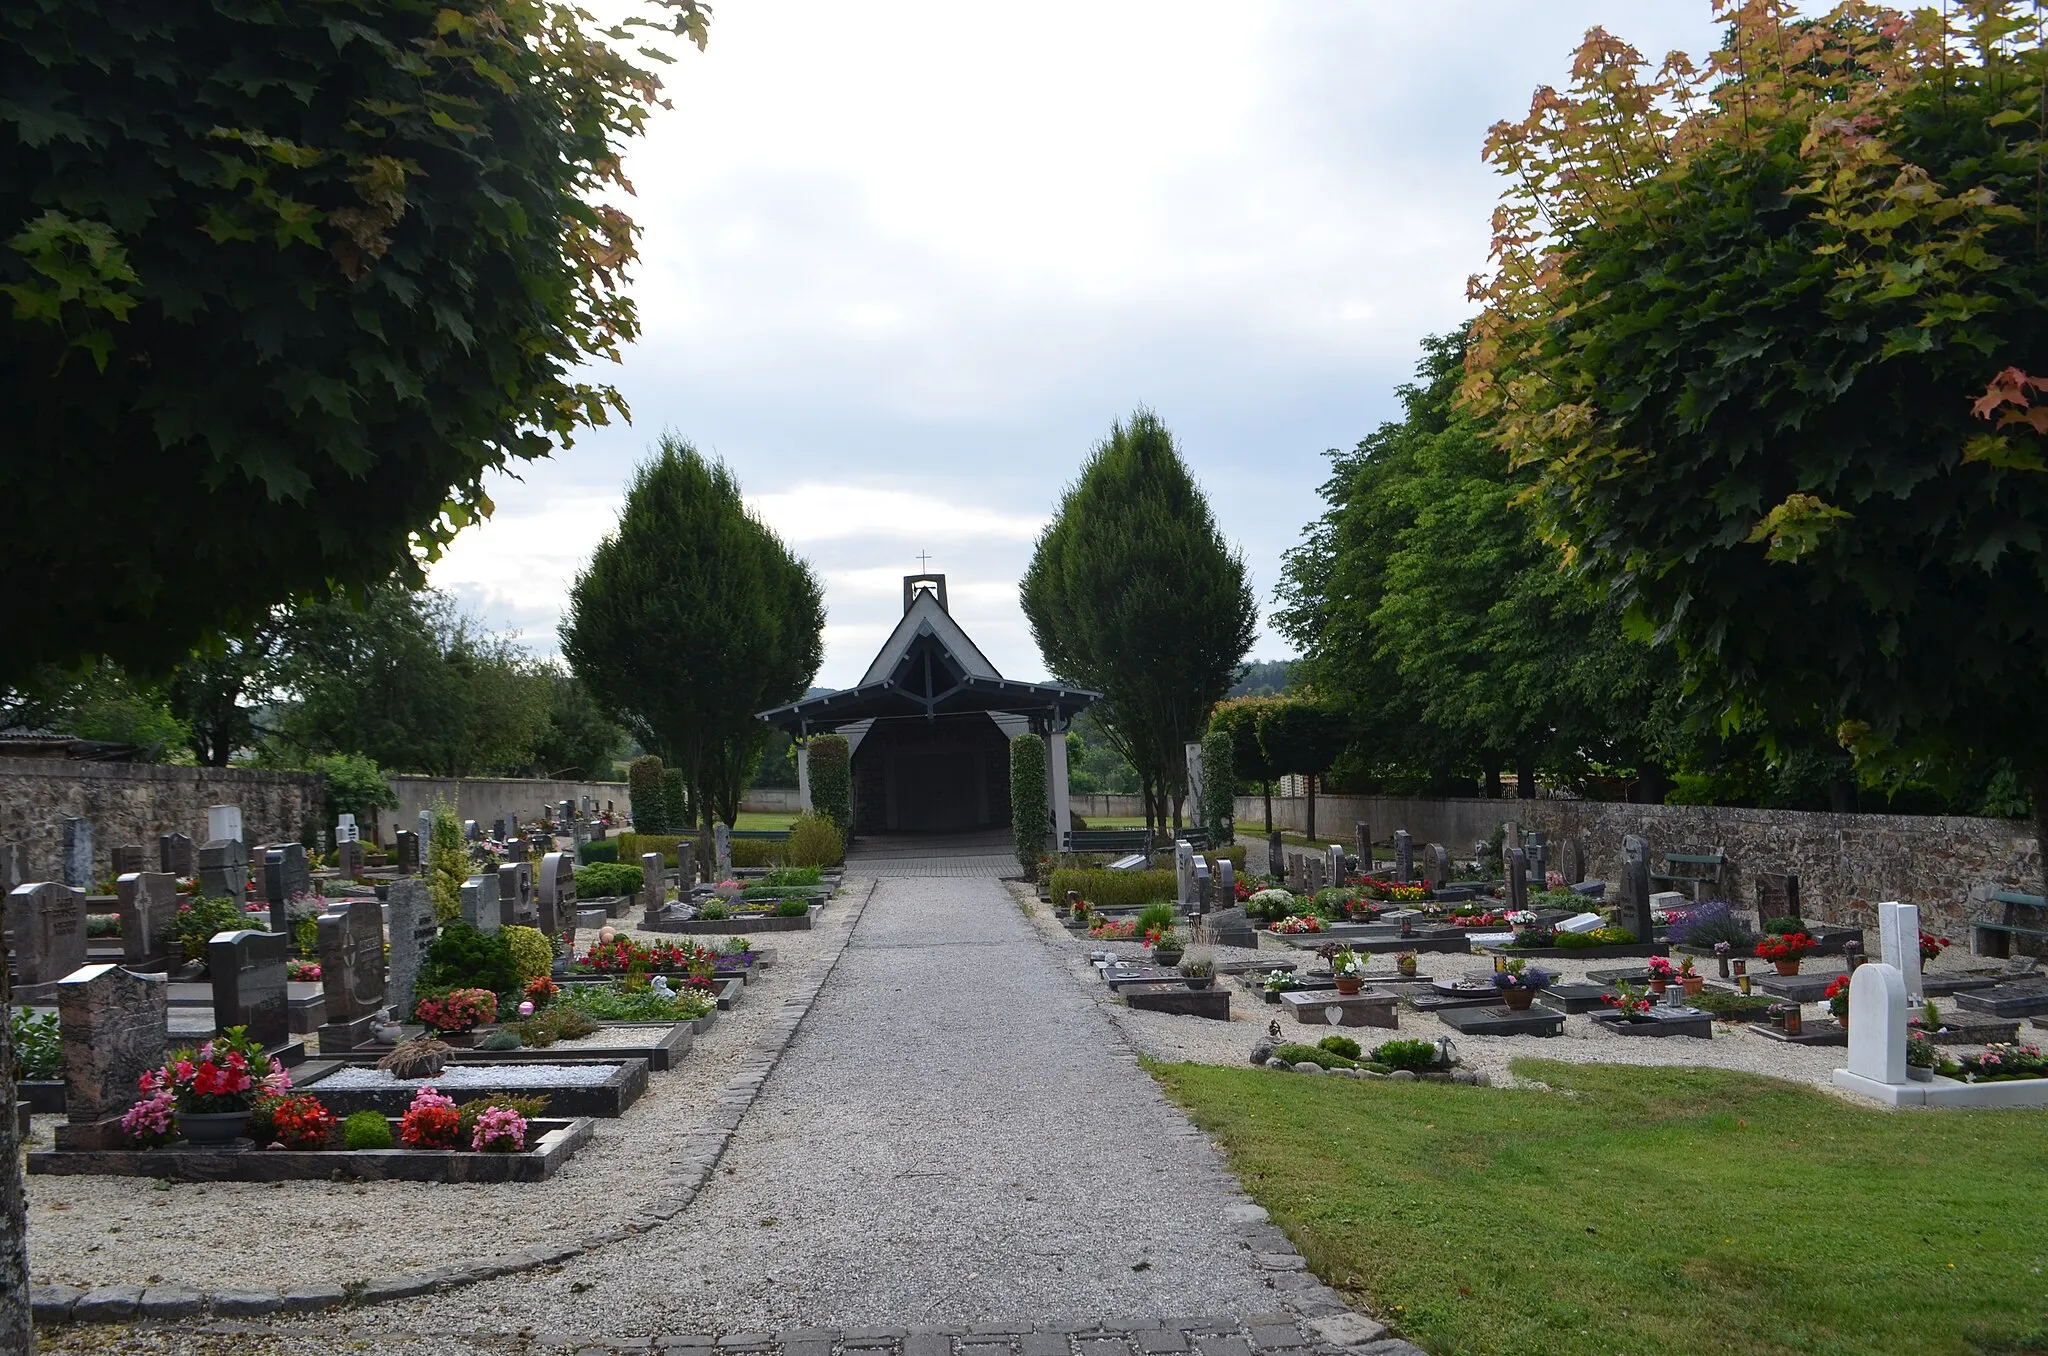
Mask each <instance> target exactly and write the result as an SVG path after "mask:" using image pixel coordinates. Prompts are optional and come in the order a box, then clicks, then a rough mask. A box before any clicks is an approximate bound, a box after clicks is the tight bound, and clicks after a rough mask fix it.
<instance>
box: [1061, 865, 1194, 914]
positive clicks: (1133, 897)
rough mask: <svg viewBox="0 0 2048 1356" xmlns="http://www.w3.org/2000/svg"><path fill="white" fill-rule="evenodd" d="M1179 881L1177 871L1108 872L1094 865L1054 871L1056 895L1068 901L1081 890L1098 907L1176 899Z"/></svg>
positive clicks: (1126, 906) (1137, 905)
mask: <svg viewBox="0 0 2048 1356" xmlns="http://www.w3.org/2000/svg"><path fill="white" fill-rule="evenodd" d="M1176 884H1177V882H1176V881H1175V880H1174V876H1173V872H1172V871H1169V870H1159V871H1107V870H1099V869H1095V868H1090V867H1063V868H1061V869H1060V870H1057V871H1055V872H1053V873H1052V885H1051V887H1050V888H1051V890H1052V897H1053V899H1054V900H1055V901H1058V902H1064V901H1065V900H1066V897H1067V891H1069V890H1079V891H1080V892H1081V898H1083V899H1085V900H1087V901H1088V902H1089V903H1090V904H1093V905H1094V906H1095V907H1096V908H1098V909H1136V908H1142V907H1144V906H1145V905H1147V904H1152V903H1156V902H1157V901H1159V900H1162V899H1164V900H1169V901H1170V900H1172V898H1173V896H1174V890H1175V887H1176Z"/></svg>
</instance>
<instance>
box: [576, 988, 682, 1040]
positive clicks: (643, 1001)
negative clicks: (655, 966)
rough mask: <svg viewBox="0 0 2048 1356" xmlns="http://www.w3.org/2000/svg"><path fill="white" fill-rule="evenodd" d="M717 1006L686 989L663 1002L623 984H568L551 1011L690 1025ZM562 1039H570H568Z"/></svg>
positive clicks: (647, 991)
mask: <svg viewBox="0 0 2048 1356" xmlns="http://www.w3.org/2000/svg"><path fill="white" fill-rule="evenodd" d="M717 1006H718V1002H717V1000H716V999H714V998H712V997H710V996H709V995H708V994H705V993H703V992H701V991H699V990H696V989H684V990H682V991H681V992H679V993H677V994H676V995H675V997H673V998H663V997H662V996H661V995H660V994H658V993H656V992H654V990H653V989H651V988H638V989H629V988H627V987H625V986H624V985H622V984H569V985H565V986H563V989H562V994H561V996H560V997H559V998H557V999H556V1000H555V1001H554V1003H553V1004H551V1005H550V1006H549V1008H548V1011H549V1012H551V1013H553V1012H562V1013H565V1014H574V1015H577V1016H580V1017H583V1018H585V1019H586V1020H587V1019H590V1018H597V1019H599V1020H601V1021H607V1022H689V1021H694V1020H696V1019H697V1018H699V1017H702V1016H704V1015H705V1014H706V1013H708V1012H710V1011H711V1010H712V1009H713V1008H715V1007H717ZM592 1029H593V1030H595V1027H593V1028H592ZM563 1039H564V1040H567V1039H569V1037H567V1036H566V1035H565V1036H564V1037H563Z"/></svg>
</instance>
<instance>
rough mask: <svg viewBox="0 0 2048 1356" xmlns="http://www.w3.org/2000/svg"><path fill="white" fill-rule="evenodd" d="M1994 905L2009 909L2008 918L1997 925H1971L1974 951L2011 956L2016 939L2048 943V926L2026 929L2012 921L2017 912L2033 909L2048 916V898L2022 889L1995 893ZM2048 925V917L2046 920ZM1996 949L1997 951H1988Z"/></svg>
mask: <svg viewBox="0 0 2048 1356" xmlns="http://www.w3.org/2000/svg"><path fill="white" fill-rule="evenodd" d="M1991 902H1992V903H1994V904H2002V905H2004V906H2005V916H2004V918H2003V919H2002V920H2000V921H1999V922H1996V923H1992V922H1982V923H1972V924H1971V925H1970V951H1971V953H1972V954H1974V955H1978V956H1997V957H2010V956H2011V955H2012V942H2013V938H2015V937H2035V938H2039V939H2040V940H2042V941H2044V942H2048V927H2037V928H2030V927H2022V926H2020V925H2019V924H2018V923H2015V922H2013V921H2012V911H2013V910H2014V909H2033V910H2034V911H2035V912H2037V913H2041V914H2044V915H2048V897H2043V896H2041V895H2029V894H2022V893H2021V892H2020V891H2018V890H1994V891H1992V892H1991ZM2043 921H2044V922H2048V917H2044V920H2043ZM1993 947H1995V948H1996V950H1992V949H1988V948H1993Z"/></svg>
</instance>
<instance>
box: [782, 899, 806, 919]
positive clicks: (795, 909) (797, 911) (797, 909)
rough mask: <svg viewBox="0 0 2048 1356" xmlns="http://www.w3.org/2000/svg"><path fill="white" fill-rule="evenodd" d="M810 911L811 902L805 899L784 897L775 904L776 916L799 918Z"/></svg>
mask: <svg viewBox="0 0 2048 1356" xmlns="http://www.w3.org/2000/svg"><path fill="white" fill-rule="evenodd" d="M810 911H811V902H810V901H809V900H807V899H785V900H783V901H782V902H781V903H779V904H777V905H776V906H775V916H776V917H777V918H801V917H803V916H804V915H805V914H807V913H809V912H810Z"/></svg>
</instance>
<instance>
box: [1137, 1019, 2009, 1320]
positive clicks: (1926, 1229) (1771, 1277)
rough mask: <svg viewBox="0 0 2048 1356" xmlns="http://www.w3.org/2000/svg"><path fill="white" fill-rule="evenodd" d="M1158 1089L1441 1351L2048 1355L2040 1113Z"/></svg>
mask: <svg viewBox="0 0 2048 1356" xmlns="http://www.w3.org/2000/svg"><path fill="white" fill-rule="evenodd" d="M1151 1068H1152V1072H1153V1074H1154V1076H1155V1077H1157V1078H1158V1079H1159V1080H1160V1082H1161V1083H1163V1084H1164V1085H1165V1087H1166V1089H1167V1091H1168V1093H1169V1094H1170V1095H1171V1096H1172V1097H1174V1099H1175V1100H1177V1101H1179V1102H1180V1103H1181V1104H1182V1105H1183V1106H1185V1107H1186V1108H1188V1110H1189V1112H1190V1113H1191V1114H1192V1115H1193V1117H1194V1119H1195V1121H1196V1123H1197V1124H1198V1125H1200V1126H1201V1127H1202V1129H1203V1130H1205V1131H1207V1132H1208V1133H1209V1134H1211V1135H1212V1136H1213V1137H1215V1139H1216V1140H1217V1142H1218V1143H1220V1144H1221V1145H1222V1146H1223V1148H1224V1151H1225V1153H1226V1154H1227V1155H1228V1157H1229V1159H1230V1163H1231V1167H1232V1168H1233V1169H1234V1170H1235V1171H1236V1172H1237V1174H1238V1176H1239V1177H1240V1178H1241V1179H1242V1180H1243V1182H1244V1183H1245V1186H1246V1188H1247V1189H1248V1190H1249V1191H1250V1192H1251V1194H1252V1195H1253V1196H1254V1198H1256V1199H1257V1200H1258V1202H1259V1203H1260V1204H1261V1205H1264V1206H1265V1207H1266V1208H1267V1209H1268V1210H1270V1211H1271V1212H1272V1213H1273V1216H1274V1218H1275V1219H1276V1220H1277V1221H1278V1222H1279V1223H1280V1224H1281V1226H1282V1227H1283V1228H1285V1229H1286V1230H1287V1232H1288V1233H1289V1235H1290V1236H1291V1237H1292V1238H1293V1240H1294V1242H1295V1244H1296V1246H1297V1247H1299V1248H1300V1250H1301V1252H1302V1254H1303V1255H1304V1256H1305V1257H1307V1258H1308V1260H1309V1263H1310V1265H1311V1266H1312V1267H1313V1268H1314V1269H1315V1271H1316V1272H1317V1273H1318V1274H1319V1275H1321V1276H1323V1277H1324V1278H1325V1279H1326V1280H1328V1281H1329V1282H1330V1283H1331V1284H1333V1285H1335V1286H1337V1287H1338V1288H1340V1289H1343V1290H1347V1291H1349V1292H1351V1293H1352V1294H1354V1295H1357V1296H1359V1297H1360V1298H1361V1299H1363V1300H1365V1301H1367V1302H1369V1303H1370V1305H1371V1307H1372V1308H1373V1310H1374V1311H1375V1312H1376V1313H1379V1314H1380V1315H1382V1316H1384V1317H1387V1318H1388V1319H1389V1320H1390V1321H1391V1322H1392V1323H1393V1324H1394V1325H1395V1326H1396V1327H1397V1328H1398V1329H1400V1330H1401V1331H1402V1332H1403V1334H1404V1335H1405V1336H1407V1337H1409V1338H1410V1339H1411V1340H1413V1341H1415V1342H1417V1343H1418V1344H1420V1345H1422V1346H1424V1347H1426V1348H1427V1349H1429V1350H1431V1351H1442V1352H1451V1351H1455V1352H1460V1353H1473V1356H1489V1354H1491V1353H1522V1352H1534V1351H1541V1352H1545V1353H1552V1354H1553V1356H1593V1354H1594V1353H1602V1354H1603V1356H1605V1354H1606V1353H1612V1352H1618V1351H1626V1352H1629V1353H1631V1354H1632V1356H1659V1354H1660V1353H1672V1354H1673V1356H1679V1354H1680V1353H1690V1352H1700V1351H1714V1352H1723V1353H1729V1352H1733V1353H1751V1354H1755V1356H1761V1354H1763V1353H1778V1352H1795V1351H1796V1352H1817V1351H1826V1352H1833V1353H1847V1352H1872V1353H1875V1352H1903V1351H1910V1352H1916V1353H1924V1354H1925V1356H1989V1354H1990V1353H2002V1354H2016V1353H2021V1352H2029V1351H2038V1350H2042V1349H2043V1344H2044V1343H2048V1319H2044V1314H2043V1309H2044V1297H2048V1282H2044V1281H2043V1279H2042V1270H2043V1268H2044V1267H2048V1244H2044V1243H2043V1241H2042V1239H2041V1236H2040V1232H2039V1230H2038V1228H2037V1221H2036V1220H2035V1219H2034V1217H2033V1212H2030V1211H2015V1210H2013V1209H2012V1205H2013V1203H2014V1202H2015V1201H2020V1200H2038V1199H2042V1198H2043V1197H2044V1194H2048V1160H2044V1159H2043V1157H2042V1155H2041V1153H2040V1144H2041V1136H2040V1129H2039V1113H2037V1112H2027V1111H2013V1112H1971V1113H1968V1114H1927V1115H1899V1114H1895V1113H1891V1112H1886V1111H1879V1110H1874V1109H1872V1110H1866V1109H1864V1108H1861V1107H1852V1106H1849V1105H1846V1104H1844V1103H1841V1102H1837V1101H1835V1100H1834V1099H1832V1098H1829V1097H1827V1096H1825V1095H1824V1094H1821V1093H1819V1092H1816V1091H1814V1090H1812V1089H1808V1088H1802V1087H1798V1086H1796V1085H1794V1084H1790V1083H1786V1082H1781V1081H1778V1080H1775V1079H1769V1078H1760V1077H1755V1076H1751V1075H1746V1074H1737V1073H1730V1072H1725V1071H1721V1070H1709V1069H1677V1068H1621V1067H1613V1066H1606V1065H1588V1064H1561V1063H1554V1062H1551V1061H1547V1060H1517V1061H1515V1064H1514V1071H1515V1073H1516V1074H1517V1075H1518V1076H1519V1077H1522V1078H1525V1079H1530V1080H1536V1081H1540V1082H1541V1083H1542V1084H1544V1085H1545V1086H1546V1088H1547V1089H1548V1090H1544V1089H1536V1088H1529V1089H1519V1088H1518V1089H1477V1088H1465V1087H1458V1086H1450V1085H1440V1084H1431V1083H1389V1082H1373V1083H1370V1084H1365V1085H1361V1084H1358V1083H1353V1082H1349V1081H1346V1080H1337V1079H1328V1080H1325V1079H1295V1078H1271V1077H1268V1076H1266V1075H1264V1074H1263V1073H1261V1072H1259V1071H1257V1070H1251V1069H1245V1070H1238V1069H1231V1068H1223V1067H1216V1066H1210V1065H1200V1064H1171V1065H1153V1066H1151ZM1560 1094H1565V1095H1560ZM1788 1148H1790V1149H1792V1152H1791V1153H1790V1155H1789V1156H1788ZM1764 1161H1769V1162H1772V1163H1775V1164H1778V1165H1780V1167H1782V1168H1783V1169H1784V1170H1783V1171H1773V1172H1771V1173H1770V1174H1769V1177H1768V1181H1767V1182H1766V1183H1762V1184H1760V1182H1759V1179H1758V1177H1757V1164H1758V1163H1760V1162H1764Z"/></svg>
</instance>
